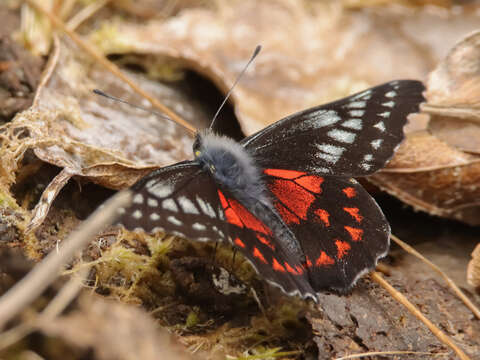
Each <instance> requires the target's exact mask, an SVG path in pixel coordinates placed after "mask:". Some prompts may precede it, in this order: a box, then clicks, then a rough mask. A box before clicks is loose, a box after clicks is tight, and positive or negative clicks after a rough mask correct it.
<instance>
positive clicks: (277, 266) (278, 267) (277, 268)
mask: <svg viewBox="0 0 480 360" xmlns="http://www.w3.org/2000/svg"><path fill="white" fill-rule="evenodd" d="M272 265H273V270H275V271H281V272H285V268H284V267H283V266H282V265H280V263H279V262H278V261H277V259H275V258H273V262H272Z"/></svg>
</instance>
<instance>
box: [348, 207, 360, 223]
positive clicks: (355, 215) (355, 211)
mask: <svg viewBox="0 0 480 360" xmlns="http://www.w3.org/2000/svg"><path fill="white" fill-rule="evenodd" d="M343 210H344V211H346V212H347V213H349V214H350V215H352V217H353V218H354V219H355V220H357V222H361V221H362V220H363V216H362V215H360V210H359V209H358V208H347V207H344V208H343Z"/></svg>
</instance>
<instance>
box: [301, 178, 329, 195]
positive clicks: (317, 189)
mask: <svg viewBox="0 0 480 360" xmlns="http://www.w3.org/2000/svg"><path fill="white" fill-rule="evenodd" d="M323 181H324V179H323V177H320V176H315V175H309V176H302V177H301V178H299V179H296V180H295V182H296V183H297V184H298V185H300V186H302V187H304V188H305V189H307V190H310V191H311V192H313V193H315V194H321V193H322V183H323Z"/></svg>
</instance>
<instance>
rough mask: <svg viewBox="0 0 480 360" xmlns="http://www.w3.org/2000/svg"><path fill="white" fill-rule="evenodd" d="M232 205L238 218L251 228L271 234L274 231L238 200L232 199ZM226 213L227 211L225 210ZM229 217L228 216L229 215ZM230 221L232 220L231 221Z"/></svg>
mask: <svg viewBox="0 0 480 360" xmlns="http://www.w3.org/2000/svg"><path fill="white" fill-rule="evenodd" d="M229 203H230V207H231V208H232V209H233V211H234V212H235V214H236V215H237V217H238V218H240V220H241V221H242V223H243V224H245V226H246V227H247V228H249V229H251V230H254V231H257V232H259V233H262V234H268V235H271V234H272V232H271V231H270V229H268V228H267V227H266V226H265V225H263V223H262V222H261V221H260V220H258V219H257V218H256V217H255V216H254V215H253V214H252V213H250V212H249V211H248V210H247V209H245V208H244V207H243V205H242V204H240V203H239V202H238V201H236V200H233V199H230V201H229ZM225 213H226V212H225ZM227 219H228V216H227ZM229 222H230V221H229Z"/></svg>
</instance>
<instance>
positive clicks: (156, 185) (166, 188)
mask: <svg viewBox="0 0 480 360" xmlns="http://www.w3.org/2000/svg"><path fill="white" fill-rule="evenodd" d="M146 188H147V191H148V192H149V193H151V194H153V195H155V196H156V197H159V198H164V197H167V196H169V195H171V194H172V192H173V187H172V186H171V185H169V184H164V183H160V182H156V180H155V179H153V180H150V181H149V182H147V185H146Z"/></svg>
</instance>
